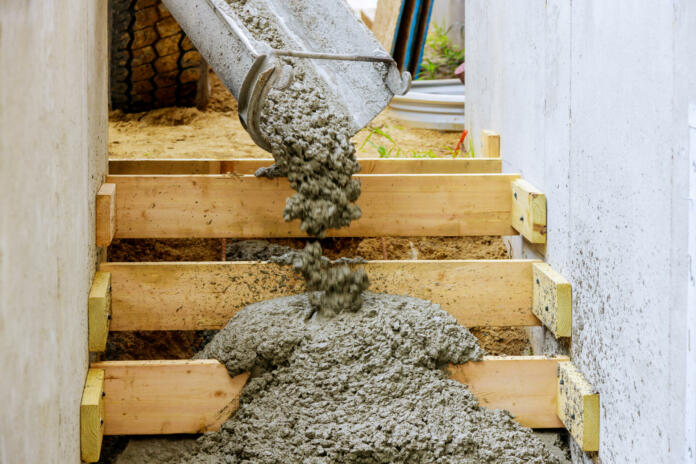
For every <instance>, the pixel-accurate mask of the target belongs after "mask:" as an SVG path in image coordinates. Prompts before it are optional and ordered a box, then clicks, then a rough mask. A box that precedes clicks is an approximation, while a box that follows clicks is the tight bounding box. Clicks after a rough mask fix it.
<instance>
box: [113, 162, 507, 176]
mask: <svg viewBox="0 0 696 464" xmlns="http://www.w3.org/2000/svg"><path fill="white" fill-rule="evenodd" d="M358 161H359V162H360V166H362V170H361V171H360V173H361V174H476V173H480V174H486V173H489V174H495V173H500V172H501V169H502V162H501V159H500V158H358ZM272 163H273V160H272V159H269V158H257V159H243V158H240V159H227V160H219V159H196V158H189V159H111V160H109V174H130V175H132V174H167V175H172V174H226V173H231V174H239V175H244V174H254V172H256V170H257V169H258V168H261V167H267V166H270V165H271V164H272Z"/></svg>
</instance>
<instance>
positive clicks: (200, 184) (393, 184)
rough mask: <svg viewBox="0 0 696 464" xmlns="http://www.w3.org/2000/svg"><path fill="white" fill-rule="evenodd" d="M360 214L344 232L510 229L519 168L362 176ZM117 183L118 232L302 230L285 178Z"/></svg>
mask: <svg viewBox="0 0 696 464" xmlns="http://www.w3.org/2000/svg"><path fill="white" fill-rule="evenodd" d="M358 177H359V178H360V180H361V182H362V195H361V196H360V199H359V200H358V205H359V206H360V207H361V208H362V217H361V218H360V220H358V221H354V222H353V224H352V225H351V227H349V228H342V229H337V230H331V231H330V233H329V235H331V236H342V237H377V236H421V235H429V236H466V235H510V234H514V232H513V229H512V228H511V227H510V213H511V211H512V201H511V195H510V183H511V182H512V181H514V180H515V179H517V178H518V177H519V176H518V175H516V174H418V175H412V174H397V175H389V174H380V175H361V176H358ZM108 180H109V182H111V183H114V184H116V185H118V195H117V196H116V223H117V227H116V237H118V238H230V237H238V238H255V237H303V236H306V234H305V233H304V232H302V231H301V230H300V227H299V221H297V220H296V221H292V222H289V223H287V222H285V221H283V218H282V211H283V208H284V207H285V199H286V198H287V197H288V196H290V195H292V194H293V193H294V192H293V191H292V190H291V189H290V186H289V184H288V182H287V180H286V179H264V178H256V177H254V176H234V175H227V176H224V175H219V176H197V175H193V176H109V177H108Z"/></svg>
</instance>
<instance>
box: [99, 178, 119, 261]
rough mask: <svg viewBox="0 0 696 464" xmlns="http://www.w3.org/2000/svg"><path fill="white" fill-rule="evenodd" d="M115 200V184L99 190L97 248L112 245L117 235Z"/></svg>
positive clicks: (103, 186)
mask: <svg viewBox="0 0 696 464" xmlns="http://www.w3.org/2000/svg"><path fill="white" fill-rule="evenodd" d="M115 199H116V185H115V184H103V185H102V186H101V188H99V191H98V192H97V204H96V226H97V236H96V240H97V246H100V247H104V246H109V245H111V241H112V240H113V238H114V235H115V233H116V212H115V201H116V200H115Z"/></svg>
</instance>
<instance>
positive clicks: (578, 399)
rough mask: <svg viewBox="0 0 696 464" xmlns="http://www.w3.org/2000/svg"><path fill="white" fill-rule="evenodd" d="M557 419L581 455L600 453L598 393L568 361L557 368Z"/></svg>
mask: <svg viewBox="0 0 696 464" xmlns="http://www.w3.org/2000/svg"><path fill="white" fill-rule="evenodd" d="M558 418H559V419H561V422H563V425H565V426H566V428H567V429H568V432H569V433H570V435H571V436H572V437H573V438H574V439H575V441H576V442H577V443H578V445H580V448H582V450H583V451H599V393H597V391H596V390H595V389H594V387H592V385H590V383H589V382H588V381H587V380H586V379H585V377H584V376H583V375H582V372H580V370H579V369H578V368H577V367H576V366H575V365H574V364H573V363H572V362H569V361H568V362H562V363H559V364H558Z"/></svg>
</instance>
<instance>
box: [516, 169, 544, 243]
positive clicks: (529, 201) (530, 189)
mask: <svg viewBox="0 0 696 464" xmlns="http://www.w3.org/2000/svg"><path fill="white" fill-rule="evenodd" d="M510 221H511V224H512V227H513V228H514V229H515V230H516V231H517V232H519V233H520V235H522V236H523V237H524V238H526V239H527V240H529V241H530V242H531V243H546V195H544V194H543V193H542V192H541V191H539V190H538V189H537V188H535V187H534V186H533V185H532V184H530V183H529V182H527V181H525V180H522V179H516V180H515V181H513V182H512V214H511V216H510Z"/></svg>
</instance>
